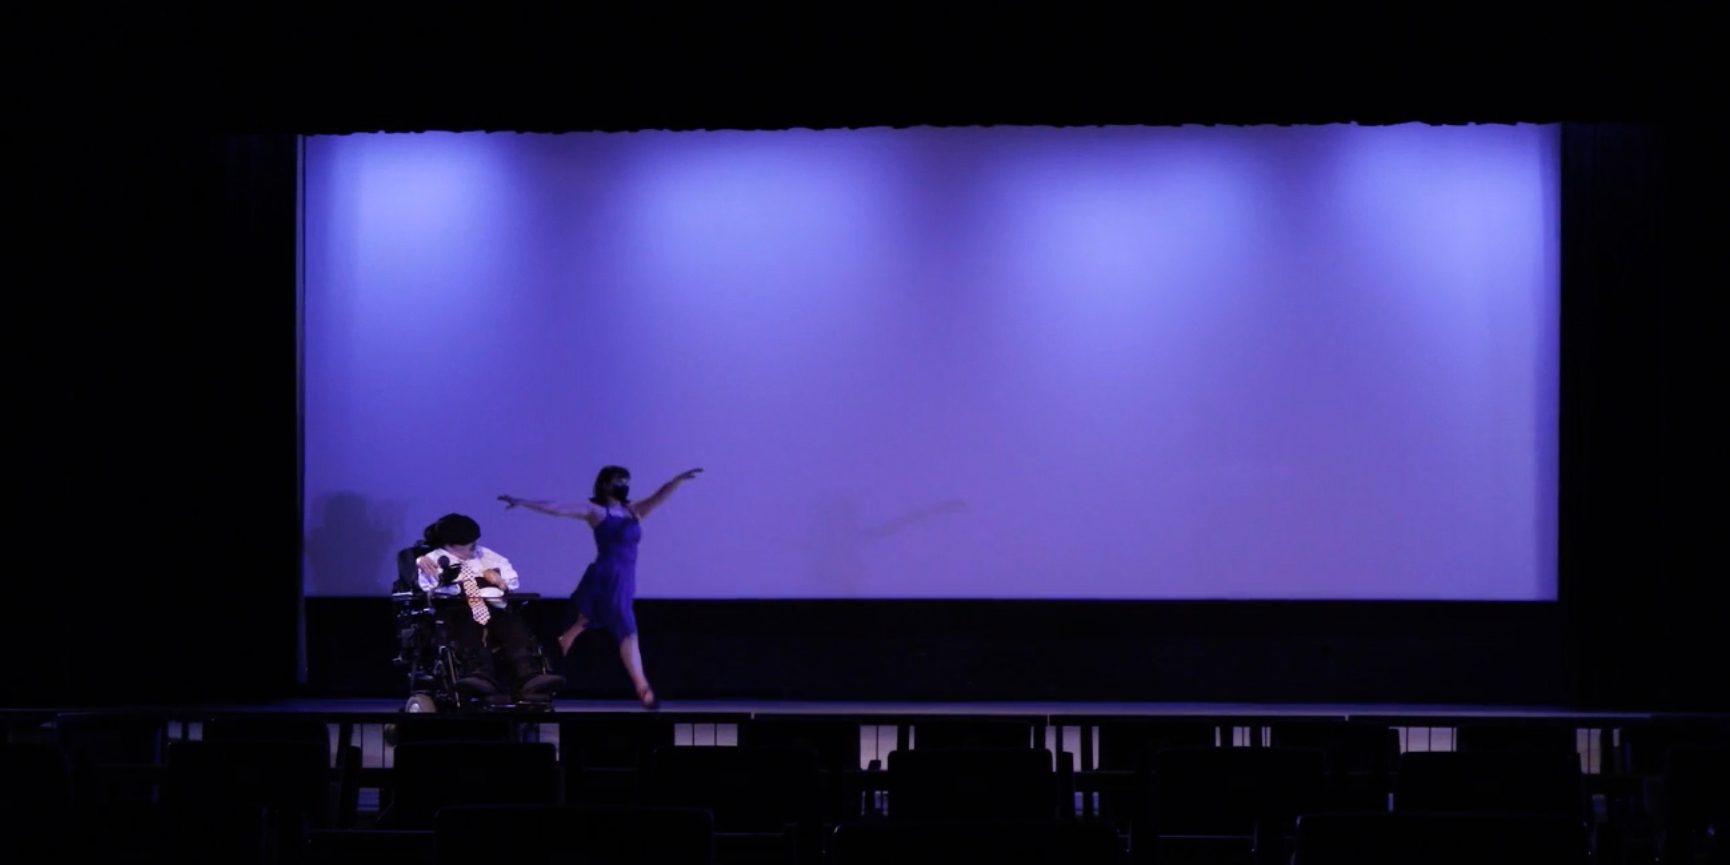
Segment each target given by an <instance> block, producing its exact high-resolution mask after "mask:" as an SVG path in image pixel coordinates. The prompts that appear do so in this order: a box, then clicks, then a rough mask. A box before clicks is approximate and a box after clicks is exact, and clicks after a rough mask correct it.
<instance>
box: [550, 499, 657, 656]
mask: <svg viewBox="0 0 1730 865" xmlns="http://www.w3.org/2000/svg"><path fill="white" fill-rule="evenodd" d="M642 539H643V525H642V523H641V522H639V521H638V520H637V518H636V517H635V516H629V517H621V516H616V515H614V514H612V513H610V512H609V513H608V514H607V517H606V519H603V520H601V521H600V522H598V523H596V524H595V550H596V554H595V561H594V563H593V564H590V565H589V568H588V570H586V571H584V572H583V579H582V580H581V581H580V582H578V583H577V590H576V591H574V592H572V593H571V602H570V607H569V609H568V611H567V613H566V619H567V623H570V622H575V621H576V620H577V616H579V615H581V616H582V617H583V618H586V619H588V620H589V626H590V627H596V628H606V629H607V630H608V631H611V632H612V634H613V637H614V638H615V639H620V640H623V639H624V638H626V637H629V636H631V635H632V634H635V633H636V632H637V616H636V614H635V613H634V612H632V611H631V603H632V602H633V601H635V600H636V598H637V542H638V541H640V540H642Z"/></svg>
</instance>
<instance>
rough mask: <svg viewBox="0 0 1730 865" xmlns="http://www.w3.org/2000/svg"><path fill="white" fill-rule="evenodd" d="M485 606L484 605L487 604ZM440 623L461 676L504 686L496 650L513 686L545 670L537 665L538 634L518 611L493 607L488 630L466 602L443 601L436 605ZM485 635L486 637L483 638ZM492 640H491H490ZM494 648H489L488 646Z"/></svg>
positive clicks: (459, 599) (488, 608)
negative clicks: (482, 625) (535, 654)
mask: <svg viewBox="0 0 1730 865" xmlns="http://www.w3.org/2000/svg"><path fill="white" fill-rule="evenodd" d="M483 603H484V602H483ZM435 608H436V609H437V610H438V617H439V620H440V621H442V622H444V623H445V634H446V635H447V636H449V637H450V640H451V644H452V647H453V648H454V649H455V650H456V656H457V676H458V677H459V678H460V677H463V676H481V677H484V678H487V679H491V680H492V681H493V682H494V683H495V684H503V683H502V682H501V681H500V679H499V676H498V670H497V668H496V664H495V663H494V661H493V652H492V648H497V649H498V651H499V654H501V655H503V656H504V657H503V660H504V662H505V665H506V666H507V667H508V668H509V670H510V674H511V684H512V685H513V686H520V685H521V684H522V683H524V682H527V681H528V680H529V679H531V678H533V677H534V676H535V675H537V674H539V673H540V671H541V666H540V664H538V663H536V662H535V657H534V639H535V638H534V635H532V634H530V633H529V626H528V625H527V624H525V623H524V622H523V617H522V616H519V615H517V612H516V611H515V610H512V609H509V608H505V609H500V608H498V607H493V606H489V607H487V611H488V612H490V613H492V618H490V619H488V620H487V624H486V627H485V628H482V627H481V624H480V623H479V622H476V621H475V620H474V613H473V611H472V610H470V609H469V604H468V601H467V600H466V599H463V598H457V599H454V600H453V599H443V598H441V599H439V600H438V601H437V602H436V603H435ZM483 632H484V636H483ZM489 638H490V639H489ZM488 642H490V643H491V644H492V645H491V647H489V646H488V645H487V644H488Z"/></svg>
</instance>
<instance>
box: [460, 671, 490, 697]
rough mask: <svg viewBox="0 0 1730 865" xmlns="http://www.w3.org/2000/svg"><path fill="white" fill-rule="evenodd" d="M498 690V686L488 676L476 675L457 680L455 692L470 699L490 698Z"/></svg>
mask: <svg viewBox="0 0 1730 865" xmlns="http://www.w3.org/2000/svg"><path fill="white" fill-rule="evenodd" d="M499 690H500V689H499V684H498V683H497V682H495V681H493V680H492V677H490V676H485V675H480V674H476V675H471V676H464V677H462V678H460V679H458V680H457V691H458V692H459V693H462V694H466V695H468V696H470V697H490V696H492V695H494V694H497V693H499Z"/></svg>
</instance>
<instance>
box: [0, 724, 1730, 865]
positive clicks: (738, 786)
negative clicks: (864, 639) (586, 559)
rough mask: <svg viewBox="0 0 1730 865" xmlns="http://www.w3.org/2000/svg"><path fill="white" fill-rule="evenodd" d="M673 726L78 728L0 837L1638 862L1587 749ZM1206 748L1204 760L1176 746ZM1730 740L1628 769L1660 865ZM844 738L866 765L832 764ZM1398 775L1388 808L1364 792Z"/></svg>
mask: <svg viewBox="0 0 1730 865" xmlns="http://www.w3.org/2000/svg"><path fill="white" fill-rule="evenodd" d="M132 720H137V719H132ZM662 723H663V722H656V721H640V720H638V719H636V718H633V719H629V720H617V719H615V720H610V721H609V720H606V719H571V720H563V719H562V721H561V723H560V728H561V738H560V742H561V748H560V749H559V750H560V751H562V754H555V749H554V747H553V746H552V745H551V744H545V743H538V742H524V741H515V739H518V738H520V733H521V732H522V729H523V728H521V727H520V726H518V725H516V724H514V723H512V722H509V721H500V720H488V721H477V722H466V721H464V720H463V719H452V718H440V719H436V720H434V719H426V722H425V723H412V722H411V723H405V724H404V725H402V726H401V727H400V728H399V730H398V731H397V740H398V742H399V743H400V744H398V745H397V747H396V748H395V754H394V757H395V760H394V766H393V767H391V768H390V769H388V770H387V769H367V768H365V767H361V766H360V765H359V763H360V761H359V759H358V755H357V754H356V753H354V749H353V748H352V746H349V747H345V748H343V749H339V750H336V751H333V750H332V748H331V737H330V728H329V727H328V726H327V725H325V724H324V723H322V722H319V721H316V720H296V719H284V718H256V717H255V718H245V717H242V718H229V719H215V720H212V721H209V722H207V723H206V724H205V725H204V726H203V730H202V733H203V736H202V740H201V741H176V742H171V743H167V744H166V747H165V748H163V747H162V742H161V739H160V735H159V734H160V732H161V731H160V729H158V730H156V731H155V733H156V734H158V735H156V736H153V737H148V738H149V741H150V743H151V745H150V747H152V748H155V749H156V750H155V751H149V750H137V749H135V748H136V746H138V745H140V744H141V743H142V741H143V740H144V739H145V738H147V737H143V736H140V737H139V738H138V739H132V738H131V734H133V733H137V732H139V731H147V732H148V728H147V725H145V724H142V723H139V724H129V723H128V719H124V718H114V717H112V716H110V717H106V718H104V717H95V716H67V717H62V718H59V719H56V723H55V724H54V725H53V733H54V735H53V737H52V738H51V739H49V740H47V741H35V742H32V741H29V737H28V736H16V735H14V736H10V737H9V738H10V739H11V741H10V742H9V744H8V746H7V748H6V752H5V754H6V759H5V761H4V765H5V770H6V776H5V784H6V789H7V797H8V798H7V807H6V808H5V813H6V820H7V824H8V828H7V829H6V831H4V832H3V833H0V837H4V838H6V839H7V841H8V842H9V843H11V844H13V845H17V844H19V843H21V842H22V841H25V840H29V841H31V842H32V843H36V844H37V845H38V847H39V848H40V849H56V850H57V855H55V856H54V857H53V859H54V860H55V861H58V860H59V859H61V858H64V856H63V855H61V854H68V853H72V852H79V851H81V850H82V851H85V852H92V851H112V850H119V851H123V852H131V853H132V854H134V855H133V856H131V857H129V858H137V854H139V852H140V851H150V850H155V851H157V852H160V853H165V854H166V853H168V852H170V851H172V853H173V855H174V856H175V857H176V858H179V859H182V860H188V859H196V858H198V854H199V853H200V852H201V851H202V853H204V854H207V855H208V857H209V858H211V859H212V860H213V861H236V859H235V857H237V856H239V857H240V860H241V861H254V860H255V859H256V860H259V861H310V862H343V861H366V862H369V863H371V865H383V863H386V862H393V861H433V859H434V858H436V859H437V861H453V862H472V861H475V860H474V859H467V858H451V857H454V856H457V853H453V852H452V851H462V850H469V849H472V848H475V847H476V845H479V846H481V847H486V846H488V845H491V848H492V849H494V850H495V851H499V850H515V849H518V848H521V851H522V855H523V857H527V858H529V859H530V861H543V860H545V861H571V862H580V861H666V862H682V861H691V862H696V861H703V862H709V861H719V862H723V863H730V862H741V863H743V862H778V863H787V862H813V863H814V862H822V861H829V862H874V861H881V862H893V863H898V865H899V863H902V862H905V861H908V860H912V861H935V859H936V858H937V857H940V856H941V857H942V858H944V859H945V861H957V859H959V860H960V861H980V862H992V861H1004V862H1078V863H1090V862H1117V861H1123V860H1125V859H1130V860H1134V861H1143V862H1159V863H1166V862H1177V863H1181V862H1245V863H1249V862H1286V861H1291V862H1295V863H1299V865H1302V863H1316V862H1369V861H1411V862H1438V863H1440V862H1456V861H1457V862H1489V861H1496V862H1586V861H1589V860H1588V856H1589V854H1596V858H1597V861H1600V862H1615V861H1627V860H1628V859H1629V857H1627V856H1626V855H1618V854H1625V853H1626V852H1627V851H1628V850H1629V849H1630V848H1629V847H1628V845H1626V844H1625V843H1622V841H1621V840H1619V839H1616V838H1612V839H1611V843H1606V842H1605V840H1604V838H1603V837H1601V836H1599V835H1598V834H1597V830H1602V829H1603V828H1604V827H1605V825H1607V824H1606V823H1604V822H1603V821H1602V820H1599V819H1597V815H1595V814H1593V813H1591V812H1589V811H1588V808H1587V804H1586V803H1587V797H1586V795H1585V789H1584V785H1583V779H1582V776H1581V774H1580V769H1579V761H1578V758H1577V757H1576V756H1575V755H1574V754H1573V753H1572V751H1571V750H1569V751H1566V752H1564V751H1562V750H1560V749H1557V748H1552V747H1543V746H1539V744H1538V743H1536V742H1521V741H1518V740H1519V739H1520V736H1519V735H1512V734H1510V735H1509V736H1508V737H1507V738H1506V739H1504V740H1503V741H1502V743H1501V744H1500V745H1498V746H1497V747H1487V746H1485V743H1484V742H1482V741H1479V742H1478V743H1477V746H1478V747H1476V748H1475V749H1474V750H1465V751H1460V752H1430V753H1424V752H1414V753H1406V754H1403V755H1402V754H1398V752H1397V750H1398V749H1397V740H1395V741H1394V743H1393V744H1394V748H1393V749H1392V751H1391V752H1389V753H1384V752H1382V751H1381V749H1380V748H1379V747H1378V748H1376V749H1374V750H1373V751H1372V750H1366V749H1363V748H1354V747H1346V745H1351V744H1354V743H1353V742H1346V741H1345V740H1346V739H1355V740H1356V742H1355V744H1359V745H1361V744H1364V743H1367V742H1370V741H1371V740H1372V739H1373V740H1380V741H1385V738H1386V737H1385V736H1384V735H1382V734H1385V733H1389V732H1391V731H1388V730H1386V728H1382V730H1381V731H1380V732H1379V733H1378V732H1376V731H1375V730H1374V728H1372V727H1366V728H1364V730H1368V731H1370V733H1371V735H1362V734H1363V732H1364V730H1347V729H1346V728H1345V727H1343V726H1340V727H1333V728H1329V727H1328V726H1327V725H1313V726H1309V727H1303V726H1300V727H1297V728H1295V729H1297V730H1299V731H1300V732H1297V733H1288V734H1282V735H1276V736H1274V737H1272V738H1273V740H1274V741H1276V742H1281V743H1282V744H1281V745H1280V746H1276V747H1266V748H1220V747H1213V746H1212V742H1211V740H1212V739H1213V736H1212V731H1211V728H1207V727H1206V725H1198V726H1196V729H1188V728H1186V727H1185V726H1184V725H1182V724H1171V723H1160V722H1146V723H1142V724H1139V725H1138V724H1132V723H1126V724H1123V725H1120V726H1115V727H1111V728H1110V729H1111V730H1112V732H1111V733H1109V734H1108V733H1107V732H1106V730H1107V728H1106V727H1101V735H1100V747H1099V753H1098V755H1097V757H1098V762H1099V764H1100V765H1101V766H1118V765H1127V766H1128V767H1129V768H1128V769H1124V770H1118V769H1111V768H1105V769H1101V770H1098V771H1092V770H1090V771H1086V772H1082V773H1079V774H1071V773H1069V772H1067V771H1065V770H1066V769H1067V767H1068V764H1069V760H1068V759H1067V755H1063V756H1064V759H1061V760H1058V761H1055V763H1054V761H1053V759H1052V755H1051V754H1050V752H1048V751H1044V750H1040V749H1033V748H1029V747H1026V743H1027V742H1029V741H1030V737H1029V734H1028V733H1027V732H1025V728H1024V731H1023V732H1022V733H1019V734H1012V733H1006V732H1005V731H1006V730H1008V729H1009V728H1006V727H1004V726H1002V725H1000V724H997V723H994V722H984V723H981V724H978V725H975V726H972V727H971V728H969V727H967V726H966V725H965V724H953V725H950V726H947V727H946V726H945V725H944V724H943V723H924V724H921V725H920V727H919V729H918V731H917V733H918V735H917V736H916V737H915V742H916V744H917V746H918V747H916V748H914V749H909V750H903V751H895V752H893V753H892V754H891V755H890V757H889V761H888V769H887V771H885V772H859V771H857V769H856V767H857V765H858V762H857V750H856V749H857V747H858V738H859V737H858V724H857V722H849V721H833V722H831V721H828V720H824V719H817V720H788V721H787V722H786V723H784V724H776V723H771V724H754V723H753V724H744V725H741V727H740V730H739V733H740V736H739V738H740V741H741V743H742V746H741V747H719V748H718V747H689V746H684V747H675V746H671V745H670V744H667V743H668V742H670V741H671V729H670V724H668V727H667V728H666V729H663V728H662V726H661V724H662ZM1202 729H1207V732H1208V734H1209V735H1208V738H1209V739H1210V741H1209V742H1208V744H1207V745H1206V746H1203V745H1201V744H1200V743H1199V741H1185V737H1191V736H1193V737H1195V738H1196V739H1199V737H1200V736H1201V735H1202V734H1201V730H1202ZM1277 729H1278V728H1276V730H1277ZM801 731H803V732H801ZM1137 732H1139V733H1140V734H1141V735H1139V736H1136V735H1135V733H1137ZM1569 732H1571V731H1569ZM1649 732H1652V731H1644V732H1642V733H1641V734H1637V735H1635V736H1634V737H1633V738H1634V739H1635V740H1636V741H1638V740H1639V738H1640V736H1641V735H1645V734H1646V733H1649ZM663 733H665V734H666V735H665V737H664V738H663V736H662V734H663ZM831 734H845V735H831ZM1722 734H1723V730H1722V729H1721V728H1716V727H1710V726H1708V727H1704V728H1697V729H1692V730H1680V731H1678V730H1669V731H1666V733H1665V735H1667V736H1668V737H1669V740H1668V741H1667V742H1665V743H1664V744H1665V750H1664V754H1665V755H1667V757H1668V759H1667V761H1663V762H1658V761H1656V760H1654V759H1651V758H1648V756H1647V753H1646V750H1645V749H1644V748H1642V750H1641V751H1640V753H1639V754H1638V756H1635V755H1633V754H1630V758H1631V759H1632V760H1636V761H1644V762H1645V763H1647V764H1653V765H1652V767H1653V768H1656V770H1657V771H1658V773H1659V774H1658V777H1659V778H1660V779H1661V781H1662V782H1663V783H1662V784H1661V785H1659V787H1658V789H1659V790H1661V791H1662V792H1663V794H1664V796H1665V798H1664V800H1663V802H1662V805H1663V808H1662V815H1661V820H1660V821H1659V822H1660V823H1661V826H1660V827H1659V828H1660V830H1661V831H1659V832H1658V833H1657V834H1656V835H1654V837H1656V838H1658V839H1659V841H1660V843H1657V844H1656V845H1655V846H1654V847H1653V853H1654V857H1653V858H1662V859H1663V860H1665V861H1676V862H1687V861H1692V860H1693V859H1695V858H1698V857H1703V856H1709V855H1714V854H1715V853H1716V852H1721V850H1720V849H1719V848H1716V847H1714V844H1715V841H1714V836H1713V835H1712V834H1711V833H1712V831H1714V830H1715V831H1722V829H1723V827H1725V826H1726V825H1730V823H1727V822H1726V821H1725V819H1724V816H1723V814H1724V782H1725V778H1726V777H1727V776H1726V768H1725V761H1724V754H1725V752H1724V750H1723V745H1724V741H1725V740H1724V738H1723V737H1722ZM999 736H1001V737H1002V738H994V737H999ZM1012 736H1019V737H1022V738H1012ZM1304 737H1307V738H1304ZM848 738H850V739H851V742H852V745H851V748H852V749H853V750H851V751H848V749H846V748H840V749H839V751H838V749H837V747H836V746H837V745H838V744H839V743H840V742H842V740H843V739H848ZM1465 738H1467V737H1462V740H1464V739H1465ZM1624 738H1625V739H1626V738H1628V737H1624ZM1294 741H1303V742H1304V744H1306V745H1310V746H1313V747H1294V746H1293V743H1294ZM1657 741H1660V740H1658V739H1657V738H1656V736H1655V735H1654V737H1652V738H1651V739H1650V741H1649V742H1648V743H1647V744H1648V745H1651V743H1652V742H1657ZM1014 742H1019V743H1021V744H1020V746H1019V747H1012V746H1011V743H1014ZM1461 744H1462V745H1466V744H1467V743H1466V742H1465V741H1462V742H1461ZM849 754H850V755H851V756H849ZM1126 754H1127V755H1133V757H1132V759H1128V760H1125V759H1124V757H1125V755H1126ZM158 757H160V760H158ZM561 758H562V759H561ZM848 760H851V761H852V762H851V763H849V762H848ZM1384 763H1385V765H1384ZM152 769H156V770H158V771H151V770H152ZM1384 770H1385V775H1386V779H1387V784H1386V786H1385V787H1382V786H1378V783H1379V782H1376V781H1375V780H1374V779H1375V778H1377V777H1378V776H1379V775H1380V774H1382V773H1383V772H1384ZM361 786H376V787H378V788H381V801H382V803H383V807H382V809H381V810H380V811H379V812H378V813H377V815H376V818H375V819H373V820H371V821H368V820H367V819H365V817H364V816H363V815H361V814H359V813H358V812H359V809H358V807H357V795H356V794H357V792H358V789H359V788H360V787H361ZM1094 790H1097V791H1099V793H1100V797H1099V798H1100V819H1097V820H1085V819H1084V820H1077V819H1076V810H1075V808H1074V804H1073V803H1074V801H1075V798H1076V797H1075V792H1076V791H1081V792H1082V793H1084V794H1087V793H1091V792H1092V791H1094ZM877 791H883V792H884V793H885V794H886V796H884V797H882V799H881V801H884V802H885V804H886V807H885V808H883V809H882V812H881V813H878V809H876V808H874V807H873V805H874V804H875V803H876V802H878V801H879V798H878V797H876V796H874V795H873V794H874V793H875V792H877ZM1389 791H1391V792H1392V793H1393V794H1394V798H1393V810H1392V812H1391V813H1390V812H1389V810H1388V807H1387V793H1388V792H1389ZM1377 796H1379V797H1380V801H1375V799H1376V797H1377ZM1087 798H1089V800H1090V801H1091V798H1092V797H1091V796H1088V797H1087ZM481 806H491V807H481ZM357 826H364V827H365V828H356V827H357ZM488 827H491V828H488ZM1594 842H1596V843H1594ZM703 851H707V852H703ZM14 852H16V851H14ZM253 854H256V856H254V855H253ZM465 855H466V854H465ZM632 856H637V857H639V858H636V859H632V858H630V857H632ZM641 857H649V858H641ZM1353 857H1357V858H1353ZM1376 857H1382V858H1380V859H1378V858H1376ZM145 858H149V857H145ZM1635 858H1641V857H1635ZM7 861H31V860H29V859H22V858H16V857H12V858H8V860H7ZM1647 861H1650V860H1647Z"/></svg>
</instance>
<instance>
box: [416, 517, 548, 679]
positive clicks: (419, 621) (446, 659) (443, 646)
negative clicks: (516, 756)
mask: <svg viewBox="0 0 1730 865" xmlns="http://www.w3.org/2000/svg"><path fill="white" fill-rule="evenodd" d="M431 551H432V548H431V547H429V546H426V545H425V544H421V543H416V544H415V545H414V546H410V547H405V548H404V549H402V550H399V551H398V552H397V554H396V582H395V583H394V584H393V585H392V586H391V596H390V597H391V603H392V606H393V607H394V608H395V612H396V630H397V638H398V641H399V644H398V650H397V656H396V658H394V659H393V661H392V662H393V663H394V664H395V665H396V667H397V668H398V669H399V670H402V671H404V673H405V674H406V675H407V676H408V690H409V697H408V700H407V701H406V702H405V703H404V704H403V711H404V712H411V713H425V712H440V711H446V712H448V711H463V710H475V711H518V712H545V711H551V710H552V695H553V694H554V693H556V692H557V691H558V689H560V688H562V687H564V684H565V680H564V679H563V678H562V677H560V676H558V675H557V674H555V673H553V672H552V666H551V664H550V663H549V661H548V660H547V656H546V653H545V652H544V651H543V650H542V649H541V645H540V641H539V640H530V641H529V644H530V647H531V649H530V652H531V659H532V663H533V664H534V666H535V668H536V669H538V670H539V674H538V675H537V676H535V677H533V678H534V680H537V681H540V682H542V683H543V687H541V688H538V689H536V693H534V694H532V695H531V694H523V695H519V696H517V697H513V696H512V693H514V692H515V690H516V689H515V688H514V687H513V688H511V689H510V691H509V692H504V693H491V694H487V693H480V692H477V691H475V690H473V689H472V688H469V687H465V686H462V685H460V684H459V676H460V675H461V669H462V665H461V664H460V663H458V660H457V646H456V644H455V643H454V641H453V640H452V639H451V638H450V637H449V635H448V633H447V629H446V626H445V622H444V616H445V615H446V614H447V612H452V613H453V614H454V610H455V609H456V608H455V607H454V606H453V607H445V608H443V609H441V608H440V607H438V606H435V605H434V603H433V598H432V597H431V596H429V595H428V593H427V592H424V591H422V590H421V588H420V580H419V568H418V567H416V565H415V560H416V559H418V558H420V557H421V556H422V555H425V554H426V553H428V552H431ZM539 597H540V595H538V594H534V593H532V592H511V593H508V594H506V595H505V596H504V597H503V600H504V601H505V603H506V604H507V605H508V606H509V608H510V609H512V610H514V611H517V612H518V614H519V615H520V614H521V610H522V608H523V606H524V605H526V604H527V603H528V602H529V601H532V600H535V599H537V598H539ZM487 650H488V651H491V652H494V653H495V654H494V667H495V668H497V669H499V670H504V669H506V668H507V667H508V664H506V663H505V660H506V659H505V658H503V657H502V653H500V652H499V650H498V648H497V647H496V646H488V647H487ZM513 684H514V685H519V686H520V685H521V684H523V683H520V682H518V683H513Z"/></svg>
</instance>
